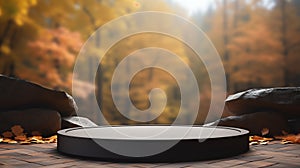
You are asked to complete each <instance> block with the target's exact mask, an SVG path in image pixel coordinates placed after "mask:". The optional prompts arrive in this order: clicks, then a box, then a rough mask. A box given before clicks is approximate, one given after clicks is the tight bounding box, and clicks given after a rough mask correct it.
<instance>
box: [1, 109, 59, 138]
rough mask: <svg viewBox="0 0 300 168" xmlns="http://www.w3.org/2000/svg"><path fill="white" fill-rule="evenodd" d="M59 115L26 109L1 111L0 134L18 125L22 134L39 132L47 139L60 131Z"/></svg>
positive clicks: (55, 112)
mask: <svg viewBox="0 0 300 168" xmlns="http://www.w3.org/2000/svg"><path fill="white" fill-rule="evenodd" d="M60 118H61V117H60V114H59V113H58V112H57V111H55V110H49V109H38V108H37V109H26V110H13V111H3V112H1V113H0V132H1V133H3V132H5V131H9V130H10V129H11V127H12V126H14V125H20V126H21V127H22V128H24V132H26V133H27V134H29V135H30V134H31V133H32V132H33V131H38V132H40V133H41V134H42V135H43V136H45V137H47V136H50V135H53V134H56V132H57V131H58V130H60V129H61V120H60Z"/></svg>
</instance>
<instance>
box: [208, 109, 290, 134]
mask: <svg viewBox="0 0 300 168" xmlns="http://www.w3.org/2000/svg"><path fill="white" fill-rule="evenodd" d="M208 125H219V126H228V127H237V128H243V129H247V130H249V131H250V134H251V135H261V134H262V133H261V131H262V130H263V129H264V128H267V129H269V134H268V135H270V136H274V135H282V131H285V132H289V131H290V129H289V127H288V123H287V120H286V119H285V117H284V116H283V115H282V114H280V113H274V112H257V113H251V114H244V115H241V116H229V117H226V118H222V119H220V120H218V121H216V122H214V123H211V124H208Z"/></svg>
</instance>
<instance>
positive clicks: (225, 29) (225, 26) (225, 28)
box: [223, 0, 231, 92]
mask: <svg viewBox="0 0 300 168" xmlns="http://www.w3.org/2000/svg"><path fill="white" fill-rule="evenodd" d="M223 8H224V9H223V43H224V62H225V64H226V67H225V68H226V80H227V92H230V90H231V89H230V74H229V73H230V71H229V69H230V67H229V53H228V49H227V45H228V15H227V0H223Z"/></svg>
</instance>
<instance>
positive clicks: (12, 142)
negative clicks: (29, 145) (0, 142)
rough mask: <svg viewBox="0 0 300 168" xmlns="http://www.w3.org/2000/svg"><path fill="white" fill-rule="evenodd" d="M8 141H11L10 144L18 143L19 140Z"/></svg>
mask: <svg viewBox="0 0 300 168" xmlns="http://www.w3.org/2000/svg"><path fill="white" fill-rule="evenodd" d="M7 143H9V144H17V143H18V142H17V141H14V140H10V141H8V142H7Z"/></svg>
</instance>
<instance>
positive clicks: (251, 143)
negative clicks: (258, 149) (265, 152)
mask: <svg viewBox="0 0 300 168" xmlns="http://www.w3.org/2000/svg"><path fill="white" fill-rule="evenodd" d="M249 145H258V142H256V141H254V142H250V143H249Z"/></svg>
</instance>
